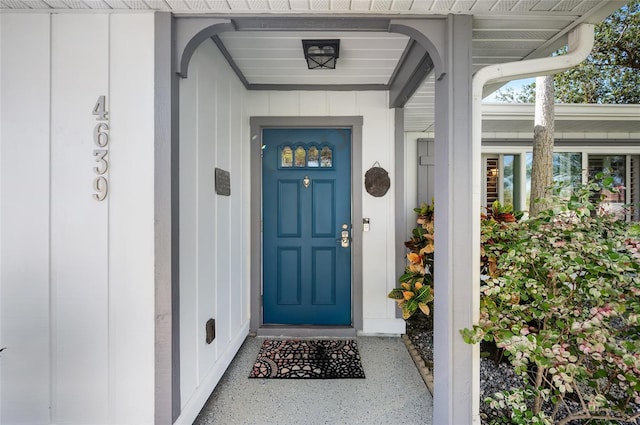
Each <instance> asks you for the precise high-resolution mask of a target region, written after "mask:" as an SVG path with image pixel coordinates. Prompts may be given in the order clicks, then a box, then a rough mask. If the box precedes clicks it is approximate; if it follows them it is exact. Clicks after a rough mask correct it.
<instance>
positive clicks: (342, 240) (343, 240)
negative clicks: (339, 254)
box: [340, 224, 351, 248]
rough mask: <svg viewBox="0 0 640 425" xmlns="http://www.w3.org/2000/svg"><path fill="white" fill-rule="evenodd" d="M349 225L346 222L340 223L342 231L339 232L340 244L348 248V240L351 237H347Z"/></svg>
mask: <svg viewBox="0 0 640 425" xmlns="http://www.w3.org/2000/svg"><path fill="white" fill-rule="evenodd" d="M348 229H349V226H347V225H346V224H343V225H342V233H341V234H340V236H341V237H340V246H341V247H343V248H349V242H350V240H351V238H350V237H349V230H348Z"/></svg>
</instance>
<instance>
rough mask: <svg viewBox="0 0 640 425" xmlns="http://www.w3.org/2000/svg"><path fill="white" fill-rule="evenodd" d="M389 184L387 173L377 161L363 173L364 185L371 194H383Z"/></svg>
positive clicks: (378, 195) (377, 195)
mask: <svg viewBox="0 0 640 425" xmlns="http://www.w3.org/2000/svg"><path fill="white" fill-rule="evenodd" d="M390 186H391V180H389V173H387V170H385V169H384V168H382V167H380V164H378V163H377V162H376V163H375V164H373V167H371V168H369V169H368V170H367V172H366V173H364V187H365V189H366V190H367V192H368V193H369V194H370V195H371V196H375V197H377V198H379V197H381V196H384V195H385V194H386V193H387V191H388V190H389V187H390Z"/></svg>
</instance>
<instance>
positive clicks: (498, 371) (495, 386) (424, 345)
mask: <svg viewBox="0 0 640 425" xmlns="http://www.w3.org/2000/svg"><path fill="white" fill-rule="evenodd" d="M432 329H433V326H432V323H431V322H430V320H429V319H424V318H417V319H413V318H411V319H409V320H408V321H407V336H408V337H409V339H410V340H411V342H412V343H413V345H414V347H415V348H416V350H417V351H418V353H419V354H420V356H421V357H422V359H423V360H424V362H425V364H426V365H427V367H428V368H429V369H433V330H432ZM521 387H522V380H521V378H520V377H519V376H518V375H516V374H515V372H514V371H513V368H512V367H511V365H509V364H508V363H506V362H504V363H496V361H494V360H493V358H484V357H483V358H480V418H481V419H482V423H483V424H486V423H492V422H494V421H496V420H497V422H498V423H503V420H504V418H505V417H508V413H507V412H506V411H501V410H496V409H492V408H491V407H490V406H489V405H488V403H485V401H484V400H485V399H486V398H487V397H489V396H492V395H493V394H495V393H496V392H499V391H503V390H505V389H511V388H521ZM568 404H570V405H572V404H574V403H572V402H571V401H568ZM572 407H573V406H572ZM575 407H577V406H575ZM543 409H544V410H545V411H546V412H547V414H550V413H551V411H552V409H553V406H551V405H550V403H546V405H545V406H544V407H543ZM572 410H573V409H572ZM500 419H502V421H501V420H500ZM494 423H495V422H494ZM579 423H580V422H579V421H572V422H571V424H572V425H573V424H579ZM612 423H615V424H621V422H612ZM625 423H626V424H628V423H629V422H625ZM633 423H634V424H638V423H640V422H638V421H636V422H633Z"/></svg>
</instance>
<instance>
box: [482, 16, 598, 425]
mask: <svg viewBox="0 0 640 425" xmlns="http://www.w3.org/2000/svg"><path fill="white" fill-rule="evenodd" d="M593 27H594V26H593V25H591V24H580V25H578V26H577V27H576V28H575V29H574V30H572V31H571V32H570V33H569V49H568V53H567V54H566V55H561V56H551V57H546V58H538V59H529V60H523V61H518V62H508V63H503V64H497V65H490V66H487V67H484V68H481V69H480V70H478V72H476V73H475V75H474V76H473V82H472V100H471V132H472V133H471V142H472V143H471V155H472V164H473V165H472V169H471V174H472V175H471V184H472V197H473V202H477V205H478V207H479V206H480V202H479V201H480V193H481V181H480V175H481V173H480V160H481V154H480V151H481V146H482V90H483V89H484V86H485V85H486V84H487V83H498V82H506V81H510V80H517V79H521V78H529V77H537V76H541V75H550V74H555V73H558V72H560V71H564V70H565V69H568V68H571V67H573V66H576V65H578V64H579V63H580V62H582V61H583V60H585V59H586V57H587V56H589V53H591V49H592V48H593V41H594V36H593ZM472 230H473V232H474V233H476V234H477V235H478V237H479V235H480V214H478V211H476V212H475V215H474V222H473V224H472ZM472 240H476V241H477V240H478V239H473V238H472ZM473 249H474V252H475V258H474V264H473V265H472V266H475V271H474V272H472V277H473V278H472V279H471V288H470V289H471V294H472V295H471V297H472V298H471V312H472V313H471V314H472V317H471V319H472V321H473V323H474V324H477V323H478V322H479V320H480V276H479V270H480V268H479V267H480V264H479V262H480V245H477V246H474V247H473ZM479 361H480V359H479V358H476V359H475V360H474V362H475V364H474V366H473V367H472V370H474V371H479V370H480V365H479ZM470 378H471V386H472V391H471V392H472V395H473V396H474V401H473V402H472V403H473V405H472V411H473V416H472V418H471V420H472V423H473V424H479V423H480V417H479V414H478V410H479V397H478V394H480V374H479V373H478V372H476V376H473V377H470Z"/></svg>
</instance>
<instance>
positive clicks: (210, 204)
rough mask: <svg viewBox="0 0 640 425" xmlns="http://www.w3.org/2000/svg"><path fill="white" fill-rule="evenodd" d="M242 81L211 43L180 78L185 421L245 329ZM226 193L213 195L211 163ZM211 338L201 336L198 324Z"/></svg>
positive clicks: (245, 197) (246, 216)
mask: <svg viewBox="0 0 640 425" xmlns="http://www.w3.org/2000/svg"><path fill="white" fill-rule="evenodd" d="M246 93H247V92H246V90H245V88H244V86H243V85H242V84H241V83H240V81H239V80H238V79H237V77H236V76H235V74H234V73H233V71H232V70H231V69H230V68H229V66H228V64H227V62H226V60H225V59H224V57H223V56H222V55H221V54H220V52H219V51H218V49H217V47H216V46H215V45H214V43H213V42H212V41H210V40H207V41H205V42H203V43H202V45H201V46H200V47H199V48H198V49H197V50H196V52H195V53H194V55H193V57H192V60H191V63H190V64H189V78H187V79H185V80H182V81H181V82H180V394H181V401H182V414H181V415H180V418H179V419H178V421H177V423H179V424H182V423H185V424H187V423H188V424H190V423H192V422H193V419H194V418H195V416H196V415H197V414H198V412H199V410H200V409H201V407H202V405H203V404H204V402H205V401H206V399H207V398H208V397H209V395H210V394H211V391H212V389H213V387H214V386H215V385H216V384H217V382H218V381H219V379H220V378H221V377H222V374H223V373H224V371H225V370H226V368H227V366H228V364H229V363H230V361H231V360H232V359H233V356H234V355H235V353H236V352H237V350H238V348H239V346H240V344H241V343H242V341H243V340H244V338H245V337H246V335H247V333H248V328H249V314H248V305H249V289H248V288H249V273H248V270H249V256H248V255H243V254H244V253H247V252H249V244H248V240H249V212H248V211H249V205H248V199H249V198H248V195H247V194H248V193H249V190H250V187H249V178H248V177H249V176H248V170H247V169H246V166H245V165H244V164H248V163H249V157H248V156H247V154H248V151H249V140H248V139H246V135H247V134H248V133H249V131H248V125H249V122H248V121H249V120H248V119H247V115H246V112H245V111H244V110H243V108H244V106H245V101H244V99H245V97H246V96H247V94H246ZM216 167H217V168H221V169H223V170H226V171H229V172H230V174H231V196H221V195H217V194H216V193H215V173H214V170H215V168H216ZM210 318H212V319H215V321H216V337H215V340H214V341H213V342H212V343H211V344H206V341H205V324H206V322H207V320H208V319H210Z"/></svg>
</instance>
